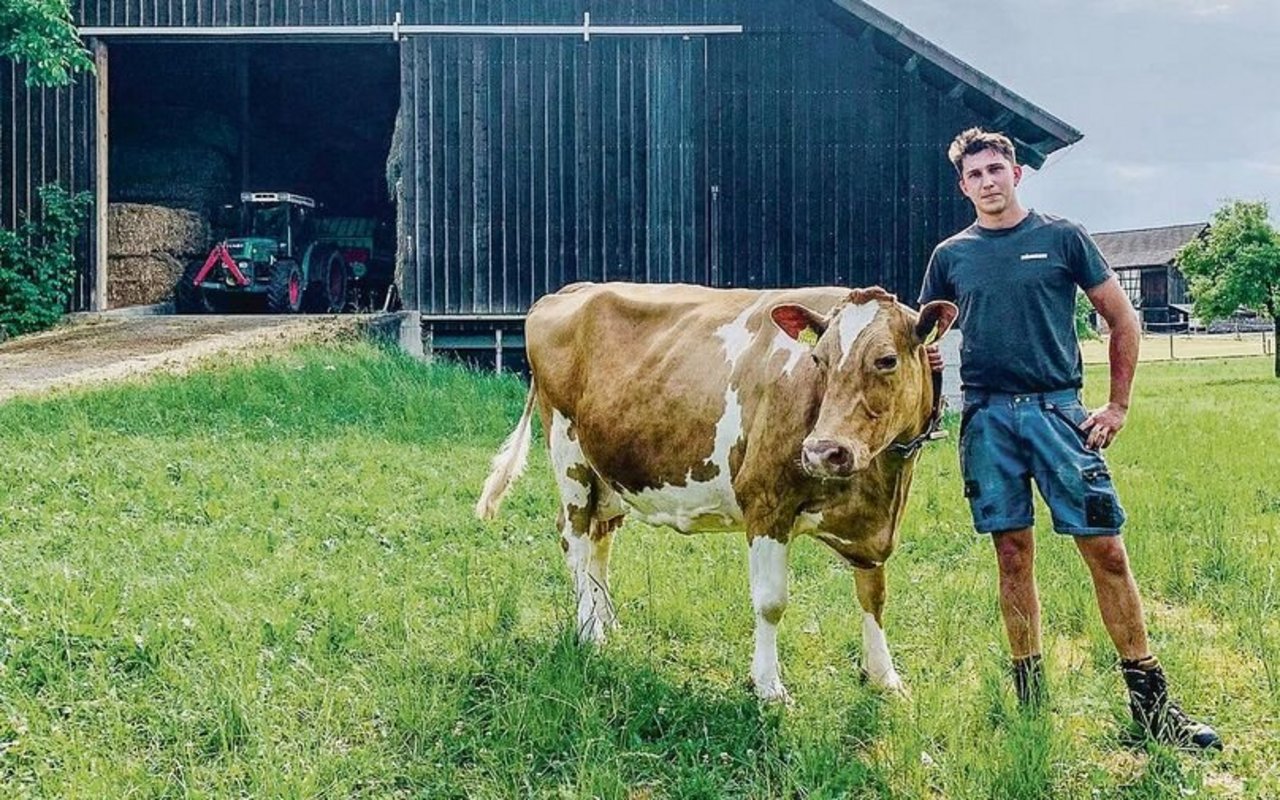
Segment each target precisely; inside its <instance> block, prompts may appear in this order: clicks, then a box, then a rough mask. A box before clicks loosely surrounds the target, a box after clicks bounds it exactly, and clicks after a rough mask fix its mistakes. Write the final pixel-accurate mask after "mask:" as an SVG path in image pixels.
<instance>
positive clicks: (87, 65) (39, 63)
mask: <svg viewBox="0 0 1280 800" xmlns="http://www.w3.org/2000/svg"><path fill="white" fill-rule="evenodd" d="M0 57H4V58H9V59H12V60H14V61H16V62H19V63H24V64H26V65H27V84H28V85H29V86H65V85H66V84H68V83H70V82H71V81H72V79H73V78H74V77H75V74H76V73H77V72H92V71H93V59H92V58H90V57H89V51H88V50H86V49H85V47H84V45H83V44H82V43H81V42H80V34H79V33H78V32H77V31H76V26H75V24H74V23H73V22H72V21H71V9H70V8H69V7H68V6H67V0H3V2H0Z"/></svg>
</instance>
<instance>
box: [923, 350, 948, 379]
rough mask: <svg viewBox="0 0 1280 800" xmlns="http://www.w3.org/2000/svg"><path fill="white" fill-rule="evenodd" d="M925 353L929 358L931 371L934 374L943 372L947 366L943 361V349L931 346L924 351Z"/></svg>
mask: <svg viewBox="0 0 1280 800" xmlns="http://www.w3.org/2000/svg"><path fill="white" fill-rule="evenodd" d="M924 352H925V355H927V356H928V357H929V369H931V370H933V371H934V372H942V368H943V367H944V366H946V365H945V364H944V363H943V361H942V348H941V347H939V346H938V345H936V344H931V345H929V346H928V347H926V348H925V349H924Z"/></svg>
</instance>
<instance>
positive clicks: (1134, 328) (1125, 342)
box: [1080, 275, 1141, 450]
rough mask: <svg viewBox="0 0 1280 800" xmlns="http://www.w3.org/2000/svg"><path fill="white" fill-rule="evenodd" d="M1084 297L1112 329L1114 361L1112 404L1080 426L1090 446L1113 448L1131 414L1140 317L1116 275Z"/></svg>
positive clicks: (1112, 363) (1111, 349) (1112, 355)
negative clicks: (1086, 432) (1087, 433)
mask: <svg viewBox="0 0 1280 800" xmlns="http://www.w3.org/2000/svg"><path fill="white" fill-rule="evenodd" d="M1085 294H1086V295H1087V296H1088V297H1089V302H1090V303H1092V304H1093V307H1094V308H1096V309H1097V310H1098V313H1099V314H1100V315H1102V318H1103V319H1105V320H1106V321H1107V326H1108V327H1110V329H1111V344H1110V347H1109V350H1108V358H1109V360H1110V362H1111V401H1110V402H1109V403H1107V404H1106V405H1105V406H1103V407H1102V408H1100V409H1098V410H1097V411H1095V412H1093V413H1092V414H1091V415H1090V416H1089V418H1088V419H1087V420H1085V421H1084V422H1083V423H1082V424H1081V426H1080V427H1082V428H1083V429H1084V430H1086V431H1088V432H1089V439H1088V442H1087V444H1088V446H1089V447H1091V448H1093V449H1095V450H1096V449H1098V448H1100V447H1107V446H1108V445H1110V444H1111V442H1112V441H1113V440H1114V439H1115V438H1116V434H1118V433H1119V432H1120V429H1121V428H1123V427H1124V422H1125V417H1126V415H1127V413H1128V411H1129V396H1130V391H1131V390H1132V388H1133V374H1134V372H1135V371H1136V370H1137V367H1138V345H1139V343H1140V341H1141V335H1140V334H1141V332H1140V330H1139V326H1138V315H1137V313H1136V312H1135V311H1134V310H1133V305H1132V304H1130V302H1129V297H1128V295H1126V294H1125V291H1124V289H1122V288H1120V281H1119V280H1118V279H1117V278H1116V276H1115V275H1112V276H1111V277H1110V278H1107V279H1106V280H1105V281H1103V282H1102V283H1100V284H1098V285H1097V286H1095V287H1093V288H1092V289H1089V290H1087V291H1086V292H1085Z"/></svg>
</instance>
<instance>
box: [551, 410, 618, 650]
mask: <svg viewBox="0 0 1280 800" xmlns="http://www.w3.org/2000/svg"><path fill="white" fill-rule="evenodd" d="M550 431H551V433H550V435H549V436H548V437H547V438H548V444H549V446H550V449H551V465H552V468H553V470H554V472H555V478H556V485H557V486H558V487H559V489H560V514H559V523H560V546H561V547H562V548H563V549H564V555H565V562H566V563H567V564H568V567H569V573H570V575H572V576H573V585H574V594H575V597H576V599H577V615H576V630H577V635H578V639H579V640H580V641H582V642H584V643H589V644H597V645H598V644H603V643H604V638H605V631H606V629H607V628H608V627H609V626H610V625H612V624H613V619H614V614H613V604H612V602H611V601H610V599H609V551H610V549H611V547H612V543H613V528H614V527H616V524H614V525H613V526H612V527H610V525H609V524H601V523H597V522H595V519H596V506H597V502H596V500H597V498H596V491H595V487H596V485H597V484H598V479H597V477H596V475H595V473H594V471H593V470H592V469H591V465H590V464H588V463H587V459H586V456H585V455H584V454H583V452H582V448H581V447H579V445H578V442H577V437H576V435H574V433H573V431H572V429H571V423H570V422H569V421H568V420H567V419H566V418H565V417H564V416H562V415H561V414H560V413H559V412H555V411H553V412H552V419H551V426H550Z"/></svg>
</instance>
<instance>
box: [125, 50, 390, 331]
mask: <svg viewBox="0 0 1280 800" xmlns="http://www.w3.org/2000/svg"><path fill="white" fill-rule="evenodd" d="M109 52H110V62H109V63H110V69H109V71H108V80H109V95H108V96H109V101H108V109H109V111H108V120H109V124H108V131H109V133H108V164H109V175H108V200H109V202H110V204H111V205H110V208H109V210H108V255H109V259H110V261H109V266H108V294H109V305H110V306H111V307H119V306H125V305H136V304H144V303H155V302H161V301H163V300H165V299H167V298H168V297H169V296H170V295H171V294H172V288H173V284H174V282H175V281H176V280H177V278H178V277H179V276H180V275H181V272H182V270H183V268H184V267H185V264H186V263H187V262H189V261H190V260H191V259H194V258H200V257H202V256H203V255H205V254H207V253H208V249H209V247H210V244H211V242H213V241H216V237H219V236H222V235H228V234H229V233H231V232H230V231H220V230H219V226H220V224H221V223H222V222H225V221H226V220H227V219H228V218H229V215H227V214H225V213H221V212H220V209H222V208H223V207H224V206H225V205H226V204H230V203H235V202H236V201H237V199H238V197H239V194H240V192H242V191H277V192H291V193H295V194H301V195H305V196H307V197H311V198H313V199H315V200H316V201H317V203H319V204H320V205H321V208H322V213H323V214H329V215H334V216H343V217H361V218H368V219H373V220H376V222H377V223H378V225H379V226H380V227H381V228H382V229H385V230H388V231H391V230H393V226H394V218H395V202H394V200H393V199H392V196H391V194H390V193H389V191H388V186H387V158H388V153H389V151H390V147H391V140H392V135H393V131H394V127H395V116H396V113H397V110H398V108H399V102H400V89H399V85H400V62H399V52H398V49H397V48H396V46H395V45H393V44H381V43H379V44H371V43H325V44H318V43H281V42H252V43H247V42H235V41H219V40H205V41H201V42H199V43H196V42H183V43H156V42H134V41H124V42H113V43H112V44H111V45H110V51H109ZM385 241H387V242H388V244H389V245H390V243H391V242H394V237H393V236H391V235H388V236H387V237H385Z"/></svg>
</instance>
